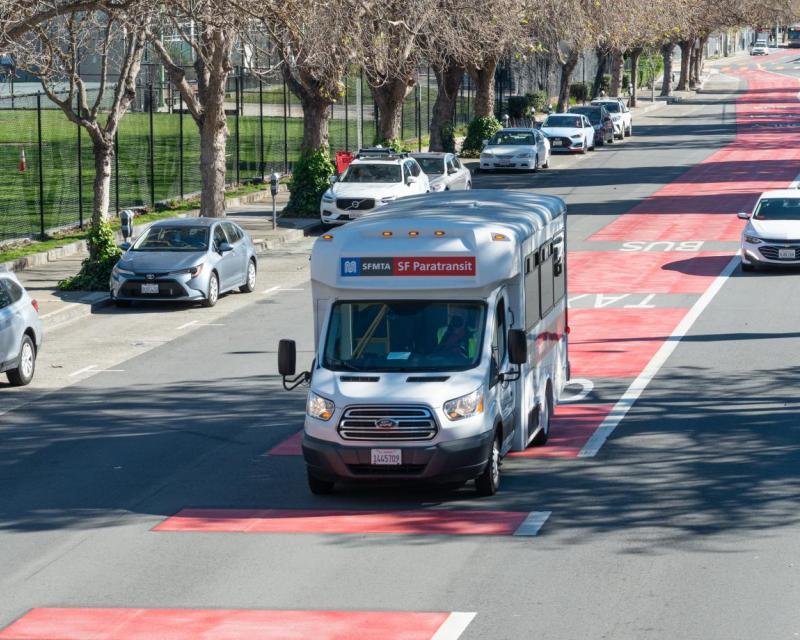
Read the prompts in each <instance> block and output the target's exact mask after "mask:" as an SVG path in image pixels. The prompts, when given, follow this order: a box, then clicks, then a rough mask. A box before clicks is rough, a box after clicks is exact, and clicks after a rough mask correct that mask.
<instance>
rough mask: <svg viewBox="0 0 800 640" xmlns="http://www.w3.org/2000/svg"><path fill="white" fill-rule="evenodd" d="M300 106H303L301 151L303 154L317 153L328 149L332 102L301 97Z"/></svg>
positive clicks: (318, 98)
mask: <svg viewBox="0 0 800 640" xmlns="http://www.w3.org/2000/svg"><path fill="white" fill-rule="evenodd" d="M298 97H299V98H300V104H301V105H302V106H303V141H302V143H301V144H300V150H301V152H302V153H303V154H306V153H316V152H317V151H319V150H321V149H328V148H329V147H330V143H329V140H328V122H329V121H330V113H331V102H330V101H328V100H326V99H324V98H320V97H317V98H316V99H315V98H313V97H311V96H307V95H300V96H298Z"/></svg>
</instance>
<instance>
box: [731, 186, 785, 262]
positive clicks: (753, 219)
mask: <svg viewBox="0 0 800 640" xmlns="http://www.w3.org/2000/svg"><path fill="white" fill-rule="evenodd" d="M739 217H740V218H741V219H742V220H747V224H746V225H745V227H744V229H743V231H742V237H741V257H742V270H743V271H753V270H754V269H755V268H756V266H759V265H773V266H778V267H798V266H800V190H798V189H778V190H775V191H765V192H764V193H762V194H761V197H759V199H758V202H756V206H755V207H754V208H753V212H752V214H751V213H747V212H742V213H740V214H739Z"/></svg>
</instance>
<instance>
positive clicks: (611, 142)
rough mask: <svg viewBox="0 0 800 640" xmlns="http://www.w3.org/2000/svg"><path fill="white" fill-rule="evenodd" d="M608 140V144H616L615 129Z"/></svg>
mask: <svg viewBox="0 0 800 640" xmlns="http://www.w3.org/2000/svg"><path fill="white" fill-rule="evenodd" d="M606 142H608V144H614V132H613V131H612V132H611V135H610V136H609V138H608V140H606Z"/></svg>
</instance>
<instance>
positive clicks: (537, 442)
mask: <svg viewBox="0 0 800 640" xmlns="http://www.w3.org/2000/svg"><path fill="white" fill-rule="evenodd" d="M552 416H553V389H552V387H551V386H550V383H549V382H548V383H547V391H546V392H545V399H544V405H543V406H542V408H541V409H540V410H539V426H540V427H541V429H539V431H538V432H537V434H536V435H535V436H534V437H533V439H532V440H531V446H532V447H541V446H543V445H545V444H547V439H548V438H549V437H550V419H551V418H552Z"/></svg>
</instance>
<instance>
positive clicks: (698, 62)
mask: <svg viewBox="0 0 800 640" xmlns="http://www.w3.org/2000/svg"><path fill="white" fill-rule="evenodd" d="M707 44H708V36H703V37H702V38H700V39H699V40H698V41H697V53H696V54H695V58H694V78H695V84H696V85H697V84H700V78H701V77H702V75H703V65H704V64H705V51H706V45H707Z"/></svg>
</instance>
